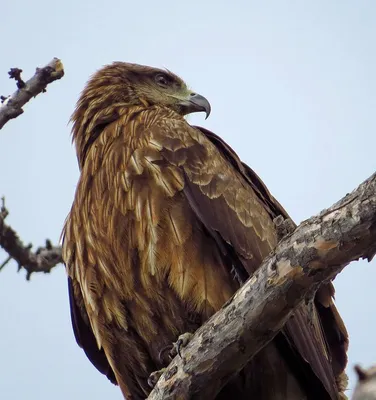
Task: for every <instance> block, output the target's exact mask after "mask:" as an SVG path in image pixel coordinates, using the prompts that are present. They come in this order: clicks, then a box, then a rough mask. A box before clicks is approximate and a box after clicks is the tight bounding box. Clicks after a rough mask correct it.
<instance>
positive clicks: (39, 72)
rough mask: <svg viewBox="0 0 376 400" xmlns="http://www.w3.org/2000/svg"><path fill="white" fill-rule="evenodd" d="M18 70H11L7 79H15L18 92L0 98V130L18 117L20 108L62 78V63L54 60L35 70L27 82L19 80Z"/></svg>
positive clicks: (19, 72)
mask: <svg viewBox="0 0 376 400" xmlns="http://www.w3.org/2000/svg"><path fill="white" fill-rule="evenodd" d="M21 72H22V70H20V69H19V68H12V69H11V70H10V71H9V77H10V78H12V79H15V80H16V82H17V87H18V90H16V91H15V92H14V93H13V94H12V95H11V96H9V97H4V96H1V100H2V104H0V129H1V128H2V127H3V126H4V125H5V124H6V123H7V122H8V121H9V120H11V119H13V118H16V117H18V116H19V115H21V114H22V113H23V109H22V107H23V106H24V105H25V104H26V103H27V102H28V101H29V100H31V98H32V97H35V96H37V95H38V94H39V93H42V92H45V91H46V87H47V85H48V84H49V83H51V82H53V81H56V80H57V79H60V78H62V77H63V76H64V67H63V63H62V62H61V61H60V60H59V59H58V58H54V59H53V60H52V61H50V62H49V63H48V64H47V65H46V66H44V67H43V68H37V69H36V72H35V74H34V76H33V77H32V78H30V79H29V80H28V81H27V82H24V81H23V80H22V79H21Z"/></svg>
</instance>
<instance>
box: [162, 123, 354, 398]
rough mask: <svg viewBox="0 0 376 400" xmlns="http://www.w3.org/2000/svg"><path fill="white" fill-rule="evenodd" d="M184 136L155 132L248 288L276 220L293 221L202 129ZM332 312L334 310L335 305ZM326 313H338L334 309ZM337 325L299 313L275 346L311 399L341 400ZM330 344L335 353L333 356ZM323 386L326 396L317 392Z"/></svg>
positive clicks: (272, 239) (273, 239) (340, 330)
mask: <svg viewBox="0 0 376 400" xmlns="http://www.w3.org/2000/svg"><path fill="white" fill-rule="evenodd" d="M183 136H186V132H184V127H183V126H181V127H179V126H177V125H176V124H175V125H173V129H171V126H169V125H168V124H166V123H164V124H161V126H160V131H159V133H158V130H156V131H155V132H154V137H155V139H156V141H157V142H158V143H159V144H160V145H161V146H162V147H163V148H162V150H161V154H162V156H163V158H164V159H165V160H167V161H168V162H169V163H171V164H173V165H176V166H179V168H180V169H181V170H183V173H184V176H185V187H184V194H185V196H186V198H187V200H188V202H189V204H190V206H191V208H192V209H193V210H194V212H195V214H196V216H197V218H198V219H199V220H200V221H201V223H202V224H203V226H204V229H205V230H206V231H207V232H208V233H209V234H210V235H211V236H212V237H213V238H214V239H215V241H216V243H217V244H218V246H219V248H220V249H221V251H222V254H223V257H225V258H226V259H227V260H228V259H231V264H232V265H231V268H232V270H233V271H235V275H236V277H237V278H238V279H239V280H240V282H244V281H245V280H246V279H247V277H248V276H249V275H251V274H252V273H253V272H254V271H255V270H256V269H257V268H258V266H259V265H260V263H261V261H262V260H263V258H264V257H266V256H267V255H268V254H269V253H270V251H271V250H272V249H273V248H274V247H275V245H276V244H277V234H276V229H275V226H274V224H273V219H274V218H275V217H276V216H278V215H280V214H282V215H284V216H285V217H287V216H288V215H287V213H286V211H285V210H284V209H283V208H282V207H281V206H280V204H279V203H278V202H277V201H276V200H275V199H274V198H273V197H272V196H271V194H270V193H269V191H268V190H267V188H266V186H265V185H264V184H263V183H262V181H261V179H260V178H259V177H258V176H257V175H256V174H255V173H254V172H253V171H252V170H251V169H250V168H249V167H248V166H246V165H245V164H243V163H242V162H241V161H240V160H239V158H238V157H237V155H236V154H235V153H234V151H233V150H232V149H231V148H230V147H229V146H228V145H227V144H226V143H225V142H224V141H223V140H221V139H220V138H219V137H218V136H216V135H214V134H213V133H211V132H209V131H207V130H205V129H203V128H196V129H194V128H191V130H190V132H189V136H190V140H189V141H187V139H186V138H185V139H184V138H183ZM179 139H181V141H179ZM188 142H189V143H188ZM330 307H334V306H333V305H332V302H330ZM334 310H335V309H334ZM329 314H333V312H332V310H330V312H329ZM336 317H337V318H338V317H339V316H338V313H337V315H336ZM321 318H324V319H325V318H326V319H325V322H326V323H327V324H326V326H325V328H327V329H329V331H330V333H334V331H336V334H337V337H336V338H335V339H334V340H333V337H335V335H333V337H332V338H331V340H332V343H329V341H328V340H327V337H326V336H325V334H326V332H323V329H322V324H321V320H320V319H321ZM333 318H334V317H333V315H329V316H326V317H324V316H323V315H321V316H319V315H318V313H317V310H316V308H315V306H314V305H312V307H307V306H302V307H301V308H300V309H299V310H298V311H297V312H296V314H295V316H294V317H293V318H291V319H290V320H289V321H288V323H287V324H286V326H285V328H284V329H283V332H282V334H280V335H278V337H277V339H276V342H277V344H278V346H279V347H280V349H281V352H282V353H283V354H284V356H285V358H286V360H288V362H289V364H290V366H291V368H292V370H293V371H294V372H295V373H296V374H299V375H300V376H299V379H300V381H301V382H302V383H303V385H304V386H305V387H306V389H307V390H308V391H309V392H311V393H313V392H315V391H316V392H315V393H320V396H321V397H320V398H331V399H337V398H338V391H339V390H338V385H337V381H338V379H337V381H336V376H335V375H334V372H333V368H332V358H333V357H336V362H335V364H337V368H336V370H335V373H336V374H338V373H339V372H341V373H342V371H343V369H344V367H345V365H346V356H345V354H346V351H345V347H346V341H347V335H346V331H345V330H344V327H343V324H342V326H340V327H339V326H338V323H337V322H338V321H334V320H333ZM333 321H334V323H333ZM332 328H333V329H332ZM329 336H330V335H329ZM333 342H335V346H334V347H336V346H337V347H336V351H337V353H338V354H336V351H333V352H332V351H331V347H330V346H331V345H333ZM320 383H321V385H320ZM320 386H321V391H320V390H319V389H317V388H318V387H320ZM323 388H325V391H323ZM324 393H326V395H324ZM323 396H325V397H323ZM316 398H317V397H316Z"/></svg>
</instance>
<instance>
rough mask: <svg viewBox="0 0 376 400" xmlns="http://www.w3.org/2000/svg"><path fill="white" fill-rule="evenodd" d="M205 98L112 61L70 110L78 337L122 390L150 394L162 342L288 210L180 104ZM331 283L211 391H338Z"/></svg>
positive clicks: (306, 395) (245, 271)
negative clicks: (76, 169)
mask: <svg viewBox="0 0 376 400" xmlns="http://www.w3.org/2000/svg"><path fill="white" fill-rule="evenodd" d="M195 111H206V112H207V113H209V112H210V106H209V103H208V102H207V100H206V99H205V98H203V97H202V96H200V95H196V94H194V93H192V92H190V91H189V89H188V88H187V86H186V85H185V83H184V82H183V81H182V80H181V79H180V78H178V77H177V76H175V75H174V74H172V73H171V72H168V71H161V70H158V69H155V68H150V67H144V66H139V65H135V64H127V63H121V62H117V63H114V64H112V65H109V66H106V67H104V68H103V69H101V70H100V71H98V72H97V73H96V74H95V75H94V76H93V77H92V78H91V79H90V81H89V83H88V84H87V86H86V88H85V89H84V91H83V93H82V94H81V97H80V99H79V101H78V103H77V108H76V111H75V113H74V114H73V117H72V119H73V121H74V126H73V139H74V142H75V145H76V149H77V156H78V161H79V165H80V170H81V176H80V180H79V182H78V186H77V191H76V195H75V199H74V203H73V206H72V210H71V212H70V214H69V216H68V219H67V222H66V225H65V229H64V240H63V256H64V260H65V263H66V267H67V272H68V276H69V279H68V280H69V292H70V303H71V314H72V322H73V328H74V332H75V336H76V339H77V342H78V344H79V345H80V346H81V347H82V348H83V349H84V351H85V353H86V354H87V356H88V357H89V359H90V360H91V362H92V363H93V364H94V365H95V366H96V368H97V369H98V370H99V371H101V372H102V373H103V374H105V375H106V376H107V377H108V378H109V379H110V380H111V381H112V382H113V383H117V384H119V386H120V388H121V390H122V393H123V395H124V396H125V397H126V398H127V399H137V400H138V399H144V398H145V397H147V395H148V393H149V392H150V388H149V387H148V384H147V379H148V376H149V375H150V373H151V372H153V371H155V370H158V369H160V368H162V367H163V366H165V361H163V360H161V359H160V351H161V350H162V349H163V348H165V347H166V346H167V345H169V344H171V343H172V342H173V341H175V340H176V339H177V337H178V336H179V335H180V334H182V333H184V332H187V331H190V332H194V331H195V330H196V329H197V328H198V327H199V326H200V325H201V324H202V323H203V322H204V321H205V320H206V319H207V318H208V317H210V316H211V315H212V314H213V313H214V312H216V311H217V310H218V309H220V308H221V306H222V305H223V303H224V302H225V301H226V300H227V299H229V297H230V296H231V295H232V294H233V293H234V292H235V291H236V290H237V289H238V288H239V286H240V284H241V283H243V282H244V281H245V280H246V279H247V278H248V277H249V276H250V275H251V274H252V273H253V272H254V271H255V269H257V268H258V266H259V265H260V263H261V261H262V259H263V258H264V257H265V256H266V255H268V253H269V252H270V251H271V250H272V249H273V248H274V247H275V245H276V243H277V233H276V229H275V226H274V224H273V219H274V218H275V217H276V216H278V215H280V214H282V215H283V216H284V217H287V213H286V212H285V210H284V209H283V208H282V207H281V206H280V205H279V203H278V202H277V201H276V200H275V199H274V198H273V197H272V196H271V194H270V193H269V191H268V190H267V188H266V187H265V185H264V184H263V183H262V181H261V180H260V178H259V177H258V176H257V175H256V174H255V173H254V172H253V171H252V170H251V169H250V168H249V167H248V166H246V165H245V164H243V163H242V162H241V161H240V160H239V158H238V157H237V155H236V154H235V153H234V151H233V150H232V149H231V148H230V147H229V146H228V145H227V144H226V143H225V142H223V141H222V140H221V139H220V138H219V137H218V136H216V135H214V134H213V133H211V132H209V131H207V130H206V129H203V128H199V127H193V126H190V125H189V124H188V123H187V122H186V120H185V119H184V115H185V114H188V113H190V112H195ZM333 294H334V291H333V287H332V285H331V284H328V285H326V286H323V287H322V288H321V289H320V290H319V292H318V293H317V294H316V298H315V301H314V302H312V303H310V304H307V305H303V306H301V307H300V309H299V310H298V311H297V312H296V314H295V315H294V317H292V318H291V319H290V320H289V321H288V323H287V324H286V326H285V327H284V329H283V330H282V332H281V333H280V334H278V335H277V337H276V338H275V339H274V341H273V342H272V343H270V344H269V345H268V346H267V347H266V348H264V349H263V350H262V351H261V352H260V353H259V354H258V355H257V356H256V357H255V358H254V359H253V360H252V361H251V362H250V363H249V365H248V366H247V367H246V368H245V369H244V370H243V371H242V372H241V373H240V374H239V376H237V377H235V378H234V379H233V381H231V382H230V383H229V384H228V385H227V386H226V387H225V388H224V389H223V390H222V392H221V393H220V394H219V395H218V398H220V399H235V398H236V399H259V400H272V399H273V400H276V399H277V400H278V399H281V400H287V399H289V400H295V399H323V400H325V399H331V400H334V399H339V398H342V396H343V394H342V391H343V389H344V385H345V374H344V373H343V370H344V368H345V366H346V361H347V358H346V350H347V343H348V340H347V333H346V329H345V327H344V325H343V322H342V320H341V318H340V316H339V315H338V312H337V310H336V308H335V306H334V304H333V301H332V296H333Z"/></svg>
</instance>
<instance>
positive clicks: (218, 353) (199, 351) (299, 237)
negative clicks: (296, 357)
mask: <svg viewBox="0 0 376 400" xmlns="http://www.w3.org/2000/svg"><path fill="white" fill-rule="evenodd" d="M375 252H376V174H374V175H373V176H372V177H370V178H369V179H368V180H367V181H365V182H364V183H362V184H361V185H360V186H359V187H358V189H356V190H355V191H354V192H353V193H351V194H349V195H347V196H346V197H344V198H343V199H342V200H340V201H339V202H338V203H336V204H334V205H333V206H332V207H331V208H329V209H327V210H324V211H322V212H321V213H320V214H319V215H317V216H315V217H312V218H310V219H309V220H307V221H304V222H302V223H301V224H300V225H299V226H298V228H297V229H296V230H295V231H294V232H293V233H292V234H289V235H287V236H286V237H285V238H284V239H283V240H282V241H281V242H280V243H279V244H278V246H277V248H276V249H275V251H274V252H273V253H272V254H271V255H270V256H269V257H267V258H266V259H265V260H264V262H263V263H262V265H261V267H260V269H259V270H257V272H256V273H255V274H254V275H253V276H252V277H251V278H250V279H249V280H248V281H247V283H246V284H245V285H244V286H243V287H242V288H241V289H240V290H239V291H238V292H237V293H236V294H235V295H234V296H233V298H232V299H231V300H230V301H228V302H227V303H226V304H225V305H224V306H223V308H222V309H221V310H220V311H219V312H218V313H216V314H215V315H213V317H212V318H210V319H209V320H208V321H207V322H206V323H205V324H204V325H203V326H202V327H201V328H199V329H198V330H197V332H196V333H195V335H194V336H193V338H192V340H191V341H190V342H189V344H188V345H187V347H186V348H185V349H183V350H182V356H183V357H182V358H180V357H178V356H177V357H175V358H174V360H173V361H172V362H171V363H170V365H169V366H168V367H167V368H166V371H165V372H164V374H163V375H162V376H161V378H160V379H159V381H158V383H157V385H156V387H155V388H154V389H153V391H152V392H151V394H150V395H149V397H148V399H149V400H157V399H158V400H159V399H164V400H167V399H189V398H195V399H211V398H214V397H215V395H216V394H217V393H218V392H219V390H220V389H221V387H223V386H224V385H225V384H226V383H227V382H228V380H229V379H230V378H231V377H232V376H233V375H234V374H235V373H236V372H238V371H240V370H241V369H242V368H243V367H244V366H245V365H246V363H247V362H248V361H249V360H250V359H251V358H252V357H253V356H254V355H255V354H256V353H257V352H258V351H260V350H261V349H262V348H263V347H264V346H265V345H266V344H267V343H269V342H270V341H271V340H272V339H273V338H274V336H275V335H276V334H277V333H278V332H279V330H280V329H281V328H282V327H283V325H284V324H285V323H286V321H287V319H288V318H289V317H290V316H291V314H292V312H293V311H294V310H295V309H296V308H297V307H298V306H299V305H300V304H301V303H302V301H304V300H307V299H308V298H309V296H312V293H314V291H315V289H317V288H318V287H319V285H320V284H321V283H323V282H326V281H328V280H329V279H332V278H334V277H335V276H336V275H337V274H338V273H339V272H340V271H341V270H342V269H343V268H344V267H345V266H346V265H348V264H349V263H350V262H351V261H354V260H358V259H359V258H367V259H368V260H371V259H372V257H373V256H374V254H375Z"/></svg>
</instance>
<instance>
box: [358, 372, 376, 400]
mask: <svg viewBox="0 0 376 400" xmlns="http://www.w3.org/2000/svg"><path fill="white" fill-rule="evenodd" d="M355 371H356V373H357V374H358V379H359V381H358V384H357V385H356V388H355V391H354V395H353V397H352V400H376V366H373V367H371V368H369V369H367V370H364V369H363V368H361V367H360V366H356V367H355Z"/></svg>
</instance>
